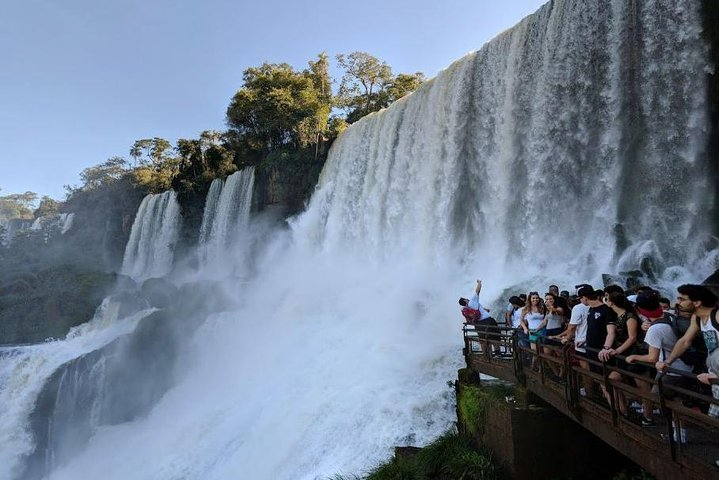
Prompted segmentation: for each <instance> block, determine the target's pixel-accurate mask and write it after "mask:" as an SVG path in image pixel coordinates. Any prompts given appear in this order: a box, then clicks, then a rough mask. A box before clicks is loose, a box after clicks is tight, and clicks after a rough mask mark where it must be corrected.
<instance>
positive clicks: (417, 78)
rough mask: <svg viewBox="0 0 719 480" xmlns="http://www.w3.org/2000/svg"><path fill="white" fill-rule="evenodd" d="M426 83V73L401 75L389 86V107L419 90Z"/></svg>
mask: <svg viewBox="0 0 719 480" xmlns="http://www.w3.org/2000/svg"><path fill="white" fill-rule="evenodd" d="M422 83H424V73H422V72H416V73H414V74H408V73H400V74H399V75H397V76H396V77H394V78H393V79H392V80H391V81H390V82H389V84H388V85H387V105H389V104H390V103H392V102H394V101H396V100H399V99H400V98H402V97H404V96H405V95H407V94H410V93H412V92H414V91H415V90H417V89H418V88H419V86H420V85H422Z"/></svg>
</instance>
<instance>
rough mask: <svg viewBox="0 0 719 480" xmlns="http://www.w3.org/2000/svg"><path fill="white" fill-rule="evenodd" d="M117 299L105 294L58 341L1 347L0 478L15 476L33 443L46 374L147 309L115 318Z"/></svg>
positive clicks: (129, 326) (127, 327)
mask: <svg viewBox="0 0 719 480" xmlns="http://www.w3.org/2000/svg"><path fill="white" fill-rule="evenodd" d="M118 308H119V305H118V304H117V303H116V302H114V301H112V300H111V299H109V298H108V299H105V301H104V302H103V304H102V305H101V306H100V307H99V308H98V311H97V313H96V314H95V317H94V318H93V320H92V321H90V322H88V323H86V324H83V325H81V326H79V327H75V328H74V329H72V330H71V331H70V333H69V334H68V335H67V338H66V339H65V340H62V341H53V342H47V343H42V344H37V345H29V346H22V347H2V348H0V402H1V403H2V405H3V411H2V414H0V478H7V479H12V478H18V477H17V476H18V475H19V474H20V472H22V471H23V464H22V463H23V460H24V457H26V456H27V455H30V454H31V453H32V452H33V451H34V450H35V448H36V441H37V439H36V438H33V432H32V429H31V425H30V415H31V414H32V412H33V409H34V407H35V402H36V401H37V397H38V395H39V393H40V391H41V390H42V388H43V387H44V385H45V384H46V382H47V381H48V379H49V378H50V377H51V376H52V375H53V373H55V372H56V371H57V369H58V368H60V367H61V366H62V365H63V364H65V363H67V362H69V361H71V360H73V359H77V358H80V357H82V356H83V355H85V354H87V353H89V352H92V351H94V350H97V349H99V348H101V347H102V346H104V345H107V344H108V343H110V342H111V341H113V340H115V339H116V338H117V337H118V336H120V335H123V334H127V333H129V332H131V331H132V330H133V329H134V328H135V326H136V325H137V323H138V322H139V321H140V319H142V318H143V317H144V316H147V315H148V314H149V313H151V312H152V310H146V311H142V312H140V313H138V314H136V315H133V316H130V317H128V318H123V319H119V321H118V315H117V314H118Z"/></svg>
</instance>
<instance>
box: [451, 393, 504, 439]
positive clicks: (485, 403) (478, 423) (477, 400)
mask: <svg viewBox="0 0 719 480" xmlns="http://www.w3.org/2000/svg"><path fill="white" fill-rule="evenodd" d="M513 394H514V389H513V388H512V387H511V386H507V385H504V384H501V383H496V384H490V385H483V386H482V387H481V388H480V387H476V386H473V385H462V386H461V387H460V388H459V391H458V395H457V414H458V416H459V418H458V420H459V425H460V430H461V431H462V432H463V433H465V434H466V435H468V436H469V437H470V438H478V437H481V435H482V433H483V432H484V425H485V422H486V418H487V411H488V410H489V409H490V408H492V406H493V405H495V404H497V403H504V398H505V397H506V396H509V395H513Z"/></svg>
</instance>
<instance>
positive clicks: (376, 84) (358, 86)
mask: <svg viewBox="0 0 719 480" xmlns="http://www.w3.org/2000/svg"><path fill="white" fill-rule="evenodd" d="M337 63H339V65H340V67H342V68H343V69H344V72H345V73H344V75H343V76H342V82H341V83H340V89H339V93H338V94H337V102H336V104H337V106H339V107H340V108H343V109H345V110H346V111H347V121H348V122H349V123H352V122H355V121H357V120H359V119H360V118H362V117H363V116H365V115H367V114H368V113H372V112H376V111H378V110H380V109H382V108H385V107H387V106H388V105H390V104H391V103H392V102H394V101H395V100H398V99H400V98H402V97H403V96H405V95H407V94H408V93H410V92H413V91H415V90H416V89H417V88H418V87H419V86H420V85H421V84H422V82H423V81H424V74H423V73H421V72H417V73H414V74H406V73H400V74H399V75H397V76H396V77H395V76H393V75H392V68H391V67H390V66H389V65H387V63H385V62H382V61H380V60H379V59H378V58H376V57H374V56H372V55H370V54H369V53H366V52H352V53H350V54H348V55H343V54H341V55H337Z"/></svg>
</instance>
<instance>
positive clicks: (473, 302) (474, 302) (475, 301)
mask: <svg viewBox="0 0 719 480" xmlns="http://www.w3.org/2000/svg"><path fill="white" fill-rule="evenodd" d="M467 306H468V307H469V308H471V309H474V310H479V319H480V320H484V319H487V318H489V317H490V316H491V315H490V314H489V312H488V311H487V310H485V308H484V307H483V306H482V304H481V303H479V295H477V294H476V293H475V294H474V295H472V298H470V299H469V303H468V304H467Z"/></svg>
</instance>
